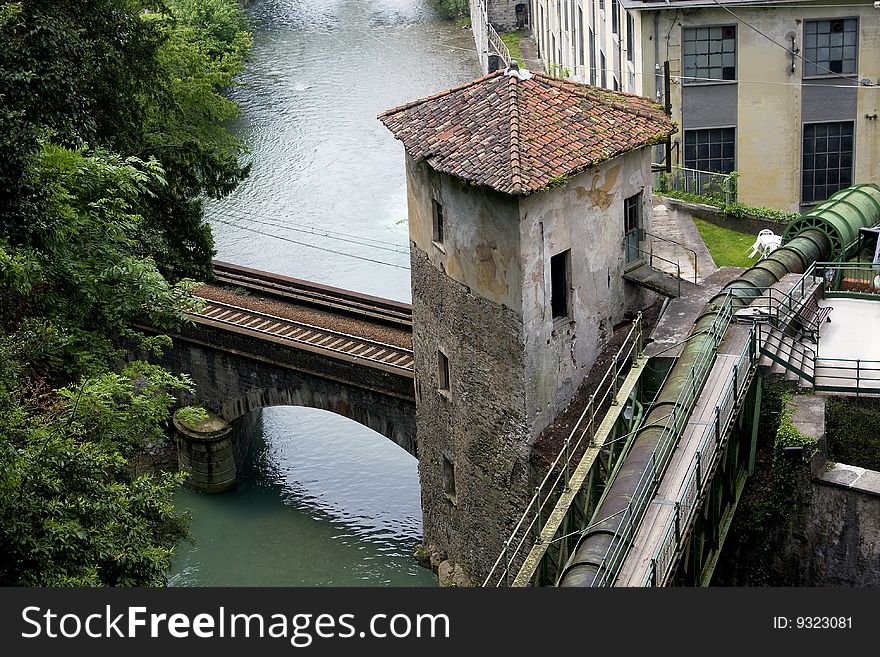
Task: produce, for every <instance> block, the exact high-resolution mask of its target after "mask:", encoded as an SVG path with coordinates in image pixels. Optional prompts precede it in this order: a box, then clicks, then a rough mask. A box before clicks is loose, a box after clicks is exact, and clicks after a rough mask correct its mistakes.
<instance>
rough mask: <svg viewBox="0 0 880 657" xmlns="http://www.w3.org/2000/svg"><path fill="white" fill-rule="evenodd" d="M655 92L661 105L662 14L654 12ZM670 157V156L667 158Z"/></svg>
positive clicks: (659, 150) (658, 152)
mask: <svg viewBox="0 0 880 657" xmlns="http://www.w3.org/2000/svg"><path fill="white" fill-rule="evenodd" d="M654 90H655V95H656V98H657V102H658V103H661V102H662V101H663V98H662V96H661V93H660V12H659V11H655V12H654ZM656 152H657V162H660V156H661V155H662V154H663V149H662V148H661V147H660V146H657V148H656ZM667 157H668V156H667Z"/></svg>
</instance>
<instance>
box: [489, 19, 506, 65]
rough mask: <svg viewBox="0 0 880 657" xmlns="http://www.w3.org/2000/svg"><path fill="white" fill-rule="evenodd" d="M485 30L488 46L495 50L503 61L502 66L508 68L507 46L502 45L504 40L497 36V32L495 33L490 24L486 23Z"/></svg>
mask: <svg viewBox="0 0 880 657" xmlns="http://www.w3.org/2000/svg"><path fill="white" fill-rule="evenodd" d="M486 28H487V30H486V31H487V35H488V37H489V44H490V45H491V46H492V47H493V48H495V52H496V53H498V55H499V56H500V57H501V59H503V60H504V66H505V67H507V66H510V49H509V48H508V47H507V44H506V43H504V40H503V39H502V38H501V37H500V36H499V35H498V32H496V31H495V28H494V27H492V24H491V23H486Z"/></svg>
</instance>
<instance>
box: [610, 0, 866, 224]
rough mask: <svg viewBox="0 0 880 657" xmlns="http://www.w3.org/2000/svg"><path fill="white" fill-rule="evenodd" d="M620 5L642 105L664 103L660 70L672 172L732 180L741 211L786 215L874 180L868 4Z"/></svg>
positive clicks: (652, 0) (739, 0)
mask: <svg viewBox="0 0 880 657" xmlns="http://www.w3.org/2000/svg"><path fill="white" fill-rule="evenodd" d="M623 2H624V4H625V6H626V7H627V9H628V10H629V11H630V12H631V13H632V14H633V15H635V16H636V20H635V23H636V25H637V30H638V31H639V33H640V37H639V38H640V39H641V52H642V55H643V56H642V58H641V65H640V66H641V68H640V71H639V73H640V75H641V79H642V80H643V86H642V92H643V93H644V94H645V95H648V96H650V97H652V98H656V99H658V100H664V101H665V99H664V98H663V94H664V91H663V78H662V76H661V75H659V73H658V72H659V70H660V69H661V68H662V67H663V65H664V61H667V60H668V61H669V68H670V74H671V81H672V84H671V93H670V100H671V105H672V116H673V118H674V119H675V120H676V121H677V122H678V124H679V126H680V127H681V132H680V133H679V135H677V138H676V139H675V141H674V143H673V147H672V153H671V159H672V162H673V164H675V165H678V166H682V167H687V168H689V169H697V170H701V171H712V172H716V171H717V172H722V173H729V172H731V171H736V172H738V181H737V187H738V198H739V200H740V201H741V202H743V203H746V204H747V205H756V206H768V207H771V208H776V209H778V210H786V211H793V212H802V211H805V210H806V209H808V208H809V207H810V206H812V205H814V204H815V203H818V202H821V201H823V200H825V199H826V198H828V197H829V196H830V195H831V194H833V193H834V192H836V191H837V190H839V189H842V188H844V187H849V186H850V185H852V184H856V183H862V182H873V181H877V180H880V120H878V113H880V12H878V11H877V10H876V9H875V8H874V7H873V6H872V4H871V3H870V2H864V3H856V4H853V3H842V4H839V5H837V4H836V3H827V2H823V3H819V4H817V3H810V2H791V1H785V2H775V1H772V0H771V1H768V0H763V1H758V2H756V1H754V0H728V1H727V2H725V7H726V9H725V8H722V7H719V6H718V5H717V4H715V3H714V2H712V1H711V0H708V1H702V0H669V1H666V0H664V1H663V2H660V1H657V0H623ZM776 5H780V6H776ZM814 5H815V6H814Z"/></svg>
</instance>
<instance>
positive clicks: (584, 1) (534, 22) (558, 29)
mask: <svg viewBox="0 0 880 657" xmlns="http://www.w3.org/2000/svg"><path fill="white" fill-rule="evenodd" d="M477 1H485V2H487V3H488V12H489V14H488V15H489V22H490V23H492V24H493V25H494V26H495V27H496V29H500V30H506V29H509V28H508V26H510V25H516V26H522V28H527V29H529V30H531V33H532V36H533V37H534V39H535V42H536V43H537V46H538V56H539V57H540V58H541V61H542V62H543V64H544V69H545V70H544V72H546V73H548V74H550V75H553V76H555V77H560V78H565V79H568V80H572V81H575V82H581V83H583V84H591V85H593V86H599V87H605V88H606V89H612V90H614V91H625V92H628V93H634V94H639V95H641V90H642V87H641V80H640V79H639V76H638V75H637V72H638V70H639V68H638V64H637V63H638V61H639V53H638V48H639V44H640V36H639V31H638V26H637V25H636V24H635V22H634V20H633V16H632V15H631V14H629V13H628V12H627V11H626V10H625V9H624V8H623V6H622V4H621V2H620V1H619V0H529V2H522V3H517V2H507V1H505V0H477ZM522 28H520V29H522Z"/></svg>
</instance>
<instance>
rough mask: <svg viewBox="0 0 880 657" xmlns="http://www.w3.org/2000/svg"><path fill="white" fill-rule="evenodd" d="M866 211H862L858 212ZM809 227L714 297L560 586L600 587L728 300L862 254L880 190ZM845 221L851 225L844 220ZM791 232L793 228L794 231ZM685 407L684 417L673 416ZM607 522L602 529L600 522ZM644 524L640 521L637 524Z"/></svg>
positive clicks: (821, 210) (837, 204) (857, 194)
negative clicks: (859, 248) (862, 233)
mask: <svg viewBox="0 0 880 657" xmlns="http://www.w3.org/2000/svg"><path fill="white" fill-rule="evenodd" d="M856 209H858V211H856ZM809 216H810V217H811V218H810V219H809V221H802V220H803V219H804V217H801V219H800V220H795V221H794V222H792V225H795V224H797V225H799V226H800V228H799V229H797V230H793V229H792V230H788V229H787V230H786V231H785V233H784V238H783V239H784V240H785V243H784V245H783V246H782V247H780V248H778V249H776V250H775V251H774V252H773V253H771V254H770V255H769V256H768V257H767V258H766V259H764V260H762V261H761V262H759V263H758V264H757V265H755V266H754V267H751V268H750V269H748V270H746V271H745V272H743V274H742V275H741V276H739V277H738V278H737V279H735V280H733V281H731V282H730V283H728V284H727V285H726V286H725V287H724V288H722V290H721V291H720V292H719V293H718V294H716V295H715V296H714V297H712V298H711V299H710V300H709V302H708V303H707V304H706V306H705V307H704V308H703V311H702V313H701V314H700V316H699V317H698V318H697V320H696V322H694V326H693V328H692V329H691V332H690V334H689V336H688V338H687V339H686V342H685V344H684V347H683V349H682V352H681V355H679V357H678V358H677V360H676V362H675V364H674V365H673V366H672V369H671V370H670V371H669V374H668V375H667V378H666V380H665V381H664V383H663V386H662V387H661V388H660V391H659V392H658V393H657V398H656V401H655V403H654V404H653V405H652V407H651V410H650V411H649V412H648V414H647V415H646V416H645V420H644V422H643V424H642V427H641V428H640V429H639V431H638V432H637V433H636V436H635V438H634V439H633V441H632V446H631V447H630V450H629V452H628V453H627V455H626V456H625V457H624V460H623V462H622V463H621V465H620V467H619V469H618V471H617V476H616V477H615V478H614V481H613V482H611V484H610V485H609V487H608V488H607V489H606V492H605V495H604V496H603V498H602V500H601V501H600V503H599V505H598V507H597V509H596V511H595V512H594V514H593V517H592V519H591V520H590V523H588V524H590V526H591V528H590V530H589V531H586V532H584V533H583V534H582V535H581V537H580V539H579V540H578V544H577V546H576V548H575V550H574V553H573V554H572V556H571V558H570V559H569V560H568V563H567V564H566V567H565V569H564V570H563V572H562V575H561V577H560V578H559V582H558V585H559V586H581V587H588V586H593V585H594V584H595V582H594V580H595V578H596V575H597V573H598V572H599V570H600V567H601V564H602V562H603V559H605V557H606V555H607V552H608V549H609V547H610V546H611V545H612V544H613V542H614V541H615V539H618V538H619V537H620V535H621V534H622V533H624V532H625V530H626V526H625V523H626V522H627V521H628V518H627V508H628V506H629V504H630V501H631V500H632V499H633V498H634V496H636V495H637V494H638V493H639V491H640V488H639V487H640V486H643V485H644V480H643V474H644V473H645V470H646V468H647V467H648V465H649V464H650V463H651V460H652V459H653V458H654V451H655V449H656V448H657V447H658V445H659V443H660V439H661V437H662V436H663V434H664V432H666V433H669V432H670V431H672V430H674V429H675V428H676V426H675V425H676V424H679V423H682V422H683V421H686V419H687V418H686V417H684V418H682V417H681V416H682V415H684V416H687V415H689V414H690V412H691V410H692V406H693V401H695V400H696V397H697V396H698V393H699V391H700V390H701V389H702V386H703V385H704V384H705V381H706V378H708V373H709V371H710V369H711V368H710V367H706V368H705V374H704V375H703V376H702V378H701V380H700V381H698V382H697V383H696V385H695V389H694V392H693V395H692V399H691V403H690V404H689V407H688V408H686V409H682V408H681V403H680V401H679V400H680V399H681V397H682V390H683V388H684V386H685V385H688V383H687V382H688V377H689V376H690V373H691V371H692V369H693V367H694V365H695V364H696V363H697V361H698V359H699V358H700V357H701V355H705V354H706V352H707V350H712V352H713V353H712V355H711V358H712V359H714V357H715V353H714V352H715V351H717V344H715V342H716V340H718V339H719V337H718V336H715V335H713V334H712V333H711V332H710V328H711V327H712V325H713V324H714V322H715V320H716V319H717V318H718V315H719V312H720V311H721V310H722V306H723V304H724V302H725V301H726V299H727V298H728V296H730V298H731V304H732V308H731V311H732V312H736V311H737V310H739V309H741V308H744V307H746V306H748V305H749V304H750V303H751V302H752V301H754V300H755V299H756V298H758V297H759V296H761V294H762V293H763V291H764V290H765V289H767V288H768V287H770V286H772V285H773V284H774V283H777V282H778V281H779V280H780V279H781V278H782V277H783V276H785V275H786V274H800V273H803V272H804V271H806V269H807V268H808V267H809V266H810V264H812V263H813V262H816V261H821V260H832V259H835V260H836V259H843V258H845V257H847V256H851V255H852V252H853V251H854V248H855V244H856V243H857V241H858V240H857V238H858V232H859V231H858V229H859V228H860V227H863V226H864V227H868V226H874V225H876V224H880V186H878V185H858V186H856V187H851V188H848V189H845V190H841V191H840V192H838V193H837V194H835V195H834V196H832V197H831V198H830V199H829V200H828V201H826V202H825V203H823V204H821V205H820V206H819V207H817V208H816V209H815V210H813V211H812V212H811V213H810V215H809ZM841 217H844V219H843V221H842V222H841V221H840V218H841ZM789 228H790V229H791V226H789ZM675 407H677V408H678V409H679V411H680V412H677V413H676V414H674V415H673V414H672V413H671V409H672V408H675ZM602 518H605V519H606V520H604V521H602V522H599V523H597V524H594V523H596V520H597V519H602ZM638 520H640V519H635V521H636V522H637V521H638Z"/></svg>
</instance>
